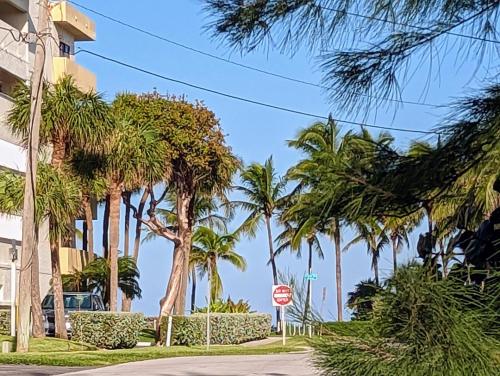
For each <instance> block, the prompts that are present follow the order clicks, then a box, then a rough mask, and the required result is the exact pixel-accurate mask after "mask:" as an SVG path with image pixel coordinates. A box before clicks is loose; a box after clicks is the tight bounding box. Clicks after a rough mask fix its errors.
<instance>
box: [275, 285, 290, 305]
mask: <svg viewBox="0 0 500 376" xmlns="http://www.w3.org/2000/svg"><path fill="white" fill-rule="evenodd" d="M272 297H273V306H274V307H285V306H289V305H291V304H292V289H291V288H290V287H289V286H287V285H273V294H272Z"/></svg>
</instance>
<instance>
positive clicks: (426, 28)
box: [319, 3, 500, 44]
mask: <svg viewBox="0 0 500 376" xmlns="http://www.w3.org/2000/svg"><path fill="white" fill-rule="evenodd" d="M493 4H494V3H493ZM319 7H320V8H321V9H324V10H327V11H330V12H335V13H343V14H346V15H348V16H352V17H359V18H363V19H365V20H369V21H377V22H381V23H390V24H392V25H396V26H402V27H409V28H412V29H417V30H422V31H429V28H428V27H424V26H418V25H412V24H405V23H403V22H398V21H392V20H389V19H384V18H379V17H374V16H367V15H364V14H359V13H354V12H349V11H346V10H342V9H335V8H329V7H323V6H319ZM461 23H463V22H460V23H459V24H461ZM448 26H453V27H452V28H454V27H456V26H458V25H448ZM443 34H448V35H453V36H455V37H459V38H467V39H473V40H477V41H480V42H488V43H495V44H500V41H498V40H495V39H488V38H481V37H476V36H475V35H469V34H461V33H455V32H453V31H451V30H447V31H445V32H444V33H443Z"/></svg>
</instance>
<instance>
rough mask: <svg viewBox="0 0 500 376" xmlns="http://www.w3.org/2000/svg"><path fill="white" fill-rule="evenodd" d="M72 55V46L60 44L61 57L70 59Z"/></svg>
mask: <svg viewBox="0 0 500 376" xmlns="http://www.w3.org/2000/svg"><path fill="white" fill-rule="evenodd" d="M70 54H71V47H70V45H69V44H66V43H64V42H59V56H62V57H69V55H70Z"/></svg>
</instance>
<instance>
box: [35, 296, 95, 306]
mask: <svg viewBox="0 0 500 376" xmlns="http://www.w3.org/2000/svg"><path fill="white" fill-rule="evenodd" d="M63 300H64V309H75V310H80V309H90V308H91V300H90V295H87V294H81V295H79V294H71V295H66V294H64V295H63ZM42 308H43V309H54V295H47V296H46V297H45V299H43V302H42Z"/></svg>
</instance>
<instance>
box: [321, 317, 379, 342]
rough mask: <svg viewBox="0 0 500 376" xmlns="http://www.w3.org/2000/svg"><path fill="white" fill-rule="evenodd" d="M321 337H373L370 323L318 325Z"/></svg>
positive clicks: (336, 322)
mask: <svg viewBox="0 0 500 376" xmlns="http://www.w3.org/2000/svg"><path fill="white" fill-rule="evenodd" d="M320 326H321V329H322V333H323V335H329V334H330V335H337V336H343V337H358V338H368V337H372V336H373V334H374V333H373V327H372V323H371V322H370V321H347V322H338V321H335V322H326V323H322V324H320Z"/></svg>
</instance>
